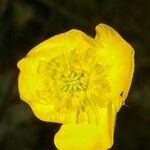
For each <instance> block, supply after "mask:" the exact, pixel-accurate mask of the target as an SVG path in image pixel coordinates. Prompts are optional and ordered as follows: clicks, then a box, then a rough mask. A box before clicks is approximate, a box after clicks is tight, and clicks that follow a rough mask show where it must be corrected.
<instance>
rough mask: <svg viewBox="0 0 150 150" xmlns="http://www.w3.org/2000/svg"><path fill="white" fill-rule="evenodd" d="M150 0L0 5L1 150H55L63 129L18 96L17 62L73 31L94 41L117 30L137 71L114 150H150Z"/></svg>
mask: <svg viewBox="0 0 150 150" xmlns="http://www.w3.org/2000/svg"><path fill="white" fill-rule="evenodd" d="M149 10H150V1H149V0H143V1H142V0H132V1H131V0H79V1H78V0H0V149H1V150H48V149H50V150H56V148H55V147H54V144H53V136H54V134H55V133H56V132H57V130H58V129H59V127H60V125H58V124H52V123H45V122H42V121H40V120H38V119H36V118H35V116H34V115H33V113H32V111H31V110H30V108H29V106H28V105H26V104H25V103H23V102H22V101H21V100H20V99H19V96H18V91H17V76H18V69H17V67H16V63H17V61H18V60H19V59H20V58H22V57H24V56H25V54H26V53H27V52H28V51H29V50H30V49H31V48H32V47H34V46H35V45H36V44H38V43H40V42H41V41H43V40H45V39H47V38H48V37H51V36H52V35H54V34H57V33H61V32H64V31H66V30H69V29H71V28H76V29H80V30H83V31H84V32H86V33H88V34H90V35H93V36H94V34H95V33H94V32H95V31H94V27H95V26H96V25H97V24H98V23H100V22H103V23H106V24H109V25H111V26H112V27H114V28H115V29H116V30H117V31H118V32H119V33H121V35H122V36H123V37H124V38H125V39H126V40H127V41H128V42H129V43H130V44H131V45H132V46H133V47H134V49H135V51H136V55H135V58H136V70H135V75H134V80H133V84H132V88H131V91H130V94H129V97H128V99H127V101H126V105H124V106H123V107H122V109H121V111H120V112H119V113H118V116H117V124H116V130H115V144H114V146H113V147H112V150H141V149H142V150H148V149H149V141H150V52H149V50H150V42H149V39H150V13H149Z"/></svg>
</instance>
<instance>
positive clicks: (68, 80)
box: [18, 24, 134, 150]
mask: <svg viewBox="0 0 150 150" xmlns="http://www.w3.org/2000/svg"><path fill="white" fill-rule="evenodd" d="M18 67H19V69H20V74H19V92H20V96H21V99H22V100H24V101H25V102H27V103H28V104H29V105H30V106H31V108H32V110H33V112H34V113H35V115H36V116H37V117H38V118H39V119H41V120H44V121H48V122H57V123H63V124H67V125H66V126H63V127H62V129H61V132H58V134H57V136H56V137H57V138H56V143H57V145H59V143H60V145H61V143H63V142H62V141H61V136H63V134H62V132H63V131H64V130H66V133H68V130H70V129H74V130H73V131H76V128H78V129H79V130H80V129H81V131H83V134H84V135H85V133H86V136H87V137H90V135H91V134H92V133H93V132H90V133H91V134H90V135H88V134H87V130H90V129H91V128H95V129H94V130H95V131H97V129H99V132H100V134H98V135H101V136H103V137H102V138H105V137H107V138H106V139H108V140H107V142H106V141H105V142H104V143H105V145H107V146H104V148H103V149H106V148H109V147H110V146H111V145H112V143H113V132H114V125H115V116H116V113H117V112H118V111H119V109H120V107H121V105H122V104H123V102H124V100H125V98H126V97H127V94H128V91H129V88H130V84H131V80H132V76H133V71H134V50H133V48H132V47H131V46H130V45H129V44H128V43H127V42H126V41H125V40H124V39H123V38H122V37H121V36H120V35H119V34H118V33H117V32H116V31H115V30H114V29H112V28H111V27H109V26H107V25H105V24H99V25H98V26H97V27H96V37H95V38H92V37H90V36H88V35H86V34H85V33H83V32H81V31H79V30H75V29H73V30H70V31H68V32H65V33H62V34H59V35H56V36H54V37H52V38H50V39H48V40H46V41H44V42H43V43H41V44H39V45H38V46H36V47H35V48H33V49H32V50H31V51H30V52H29V53H28V54H27V56H26V57H25V58H23V59H22V60H20V61H19V63H18ZM68 124H70V127H69V126H68ZM77 124H78V125H77ZM75 126H76V127H75ZM77 126H78V127H77ZM84 126H88V127H89V126H90V127H89V128H88V127H87V129H86V127H85V128H84ZM68 127H69V128H68ZM84 129H85V132H84ZM91 130H93V129H91ZM100 130H103V132H101V131H100ZM76 132H77V131H76ZM99 132H98V133H99ZM95 134H96V135H95ZM93 136H94V137H95V139H96V138H98V137H99V136H98V137H97V133H96V132H95V133H93ZM67 137H68V135H67ZM84 139H85V138H84ZM81 141H82V140H81ZM69 142H71V141H69ZM76 142H78V141H76ZM91 142H92V140H91ZM68 145H69V143H68ZM73 145H75V144H73ZM73 145H72V143H71V146H72V147H73ZM76 145H77V144H76ZM58 147H59V146H58ZM72 147H69V148H68V150H69V149H73V148H72ZM89 147H90V146H89ZM93 148H94V147H93ZM76 149H77V148H76ZM78 149H79V148H78ZM81 149H86V148H81ZM103 149H102V150H103ZM62 150H67V148H63V149H62ZM95 150H98V148H97V149H95ZM100 150H101V149H100Z"/></svg>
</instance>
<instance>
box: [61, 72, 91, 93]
mask: <svg viewBox="0 0 150 150" xmlns="http://www.w3.org/2000/svg"><path fill="white" fill-rule="evenodd" d="M63 78H64V83H63V86H62V90H63V91H65V92H74V91H86V90H87V86H88V85H87V82H86V83H84V80H85V75H84V72H80V73H77V72H75V71H72V72H71V73H70V75H69V76H66V77H64V76H63Z"/></svg>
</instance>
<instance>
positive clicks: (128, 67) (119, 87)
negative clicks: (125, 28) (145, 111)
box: [95, 24, 134, 110]
mask: <svg viewBox="0 0 150 150" xmlns="http://www.w3.org/2000/svg"><path fill="white" fill-rule="evenodd" d="M95 39H96V40H97V42H98V43H100V49H99V54H98V55H99V58H100V63H101V64H105V65H106V64H107V65H108V66H109V67H110V70H109V73H108V80H109V82H110V86H111V92H110V95H111V100H112V101H113V102H114V103H115V104H116V107H117V108H116V109H117V110H119V109H120V106H121V105H122V103H123V102H124V100H125V99H126V97H127V95H128V92H129V88H130V85H131V80H132V77H133V72H134V50H133V48H132V47H131V46H130V45H129V44H128V43H127V42H126V41H125V40H124V39H123V38H122V37H121V36H120V35H119V34H118V33H117V32H116V31H115V30H114V29H113V28H111V27H109V26H107V25H105V24H99V25H98V26H97V27H96V38H95Z"/></svg>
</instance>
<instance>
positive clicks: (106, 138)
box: [54, 105, 117, 150]
mask: <svg viewBox="0 0 150 150" xmlns="http://www.w3.org/2000/svg"><path fill="white" fill-rule="evenodd" d="M116 113H117V112H116V111H113V108H112V105H109V107H106V108H101V109H100V110H99V115H100V118H101V120H100V122H99V124H98V125H93V124H88V123H85V124H82V125H81V124H64V125H62V127H61V129H60V130H59V131H58V133H57V134H56V135H55V138H54V141H55V145H56V146H57V148H58V149H59V150H106V149H109V148H110V147H111V146H112V144H113V133H114V126H115V118H116Z"/></svg>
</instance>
